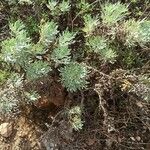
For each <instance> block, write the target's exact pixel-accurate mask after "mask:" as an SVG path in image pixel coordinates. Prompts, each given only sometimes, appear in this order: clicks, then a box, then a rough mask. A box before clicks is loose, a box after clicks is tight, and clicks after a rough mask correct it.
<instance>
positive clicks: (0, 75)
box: [0, 70, 10, 85]
mask: <svg viewBox="0 0 150 150" xmlns="http://www.w3.org/2000/svg"><path fill="white" fill-rule="evenodd" d="M9 75H10V73H9V72H7V71H4V70H0V85H1V84H2V83H4V82H5V81H6V80H7V78H8V77H9Z"/></svg>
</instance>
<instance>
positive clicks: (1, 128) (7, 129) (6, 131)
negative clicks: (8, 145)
mask: <svg viewBox="0 0 150 150" xmlns="http://www.w3.org/2000/svg"><path fill="white" fill-rule="evenodd" d="M12 131H13V126H12V123H6V122H5V123H2V124H1V125H0V135H1V136H3V137H5V138H8V137H9V136H10V135H11V134H12Z"/></svg>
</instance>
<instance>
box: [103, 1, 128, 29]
mask: <svg viewBox="0 0 150 150" xmlns="http://www.w3.org/2000/svg"><path fill="white" fill-rule="evenodd" d="M127 14H128V6H126V5H124V4H121V3H120V2H118V3H115V4H111V3H106V4H104V5H103V6H102V15H101V18H102V22H103V24H104V25H106V26H108V27H110V26H113V25H115V24H116V23H117V22H118V21H121V20H122V19H123V18H124V17H125V16H126V15H127Z"/></svg>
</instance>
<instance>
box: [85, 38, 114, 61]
mask: <svg viewBox="0 0 150 150" xmlns="http://www.w3.org/2000/svg"><path fill="white" fill-rule="evenodd" d="M86 45H88V46H89V50H90V51H91V52H94V53H96V54H98V55H99V56H100V58H101V59H102V60H104V61H108V62H111V63H113V62H114V61H115V58H116V57H117V55H116V52H115V51H114V50H112V49H111V48H110V47H109V45H108V44H107V41H106V39H104V38H103V37H101V36H94V37H89V39H88V40H87V43H86Z"/></svg>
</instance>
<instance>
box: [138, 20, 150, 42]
mask: <svg viewBox="0 0 150 150" xmlns="http://www.w3.org/2000/svg"><path fill="white" fill-rule="evenodd" d="M139 36H140V37H141V39H142V41H143V43H148V42H150V21H149V20H144V21H142V22H141V24H140V33H139Z"/></svg>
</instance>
